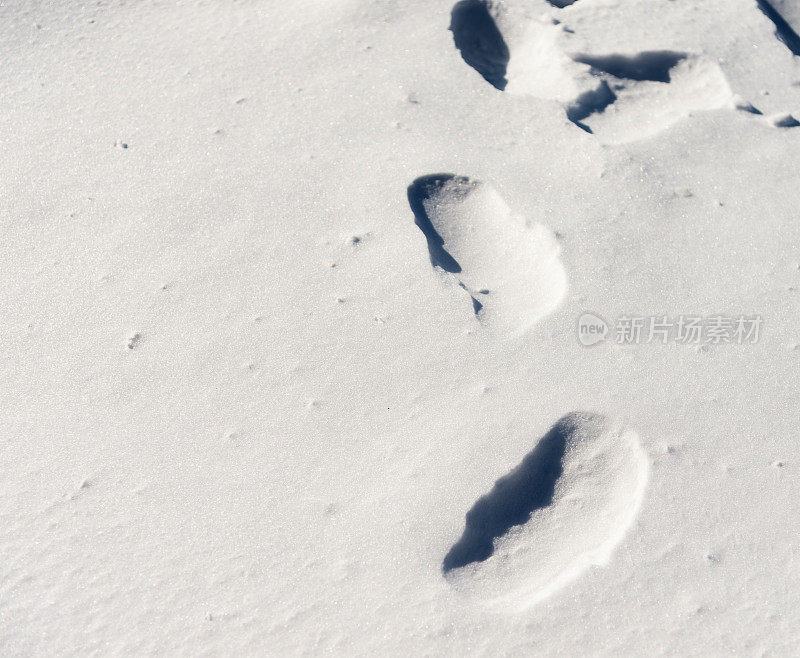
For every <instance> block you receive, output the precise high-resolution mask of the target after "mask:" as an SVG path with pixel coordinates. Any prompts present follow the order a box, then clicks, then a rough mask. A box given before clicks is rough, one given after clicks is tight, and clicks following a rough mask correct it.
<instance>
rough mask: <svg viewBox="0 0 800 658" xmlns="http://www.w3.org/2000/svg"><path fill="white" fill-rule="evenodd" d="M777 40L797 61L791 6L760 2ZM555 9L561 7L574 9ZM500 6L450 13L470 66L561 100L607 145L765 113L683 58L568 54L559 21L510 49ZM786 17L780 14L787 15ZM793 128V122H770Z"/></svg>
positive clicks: (540, 26)
mask: <svg viewBox="0 0 800 658" xmlns="http://www.w3.org/2000/svg"><path fill="white" fill-rule="evenodd" d="M758 3H759V6H760V7H761V9H762V11H763V12H764V13H765V14H766V15H767V16H768V17H769V18H770V20H772V21H773V23H774V24H775V26H776V34H777V36H778V37H779V38H780V39H781V40H782V41H783V42H784V43H785V44H786V45H787V47H789V48H790V49H791V50H792V51H793V52H794V53H795V54H798V53H800V37H798V35H797V34H796V32H795V31H794V30H793V28H792V27H791V25H790V24H789V22H787V20H786V19H785V18H784V17H789V18H790V19H792V18H793V20H794V22H795V23H800V13H798V11H797V10H796V9H795V5H792V4H791V2H790V0H775V4H776V6H779V9H780V11H779V10H778V9H775V8H774V7H773V6H772V5H770V4H769V3H767V2H766V1H765V0H758ZM550 4H552V5H554V6H556V7H559V8H563V7H566V6H568V5H571V4H573V3H572V2H555V1H554V0H551V2H550ZM501 8H502V5H501V4H500V3H493V2H489V1H488V0H461V1H460V2H458V3H456V5H455V6H454V7H453V10H452V13H451V23H450V30H451V31H452V33H453V39H454V42H455V46H456V48H457V49H458V50H459V51H460V53H461V56H462V57H463V59H464V61H465V62H466V63H467V64H469V65H470V66H471V67H472V68H474V69H475V70H476V71H477V72H478V73H480V74H481V75H482V76H483V77H484V79H485V80H486V81H487V82H489V83H490V84H492V85H493V86H494V87H496V88H497V89H500V90H501V91H505V92H507V93H510V94H517V95H529V96H535V97H537V98H545V99H549V100H554V101H558V102H559V103H561V104H562V106H563V107H564V111H565V113H566V116H567V118H568V119H569V120H570V121H571V122H572V123H574V124H575V125H576V126H578V127H579V128H581V129H582V130H584V131H586V132H588V133H591V134H593V135H595V136H596V137H597V138H598V139H599V140H600V141H601V142H603V143H607V144H620V143H626V142H631V141H635V140H638V139H643V138H645V137H649V136H651V135H654V134H657V133H659V132H661V131H662V130H664V129H666V128H668V127H669V126H671V125H672V124H674V123H676V122H677V121H679V120H681V119H682V118H684V117H686V116H689V115H691V114H692V113H695V112H701V111H706V110H715V109H723V108H726V109H739V110H744V111H748V112H751V113H753V114H761V113H760V112H759V111H758V110H756V109H755V108H754V107H753V106H752V105H750V104H749V103H746V102H744V101H742V100H741V99H739V98H738V97H737V96H736V95H735V94H734V93H733V92H732V91H731V88H730V86H729V85H728V81H727V79H726V78H725V75H724V74H723V72H722V70H721V69H720V67H719V65H718V64H717V63H716V62H715V61H713V60H711V59H710V58H708V57H705V56H702V55H696V54H692V53H685V52H672V51H645V52H638V53H632V54H626V53H601V54H597V53H575V52H570V47H569V36H570V33H571V31H570V30H569V28H568V27H567V26H566V25H565V24H563V23H562V22H560V21H557V20H555V21H553V22H550V23H544V22H537V21H533V22H531V23H530V25H529V26H528V27H527V29H526V31H525V32H524V34H523V35H522V37H521V38H516V39H515V40H514V45H513V48H510V47H509V46H508V45H507V43H506V39H505V38H504V36H503V30H502V29H501V28H500V27H499V24H498V23H502V21H500V20H499V19H500V18H501ZM781 12H782V13H781ZM770 123H771V124H772V125H773V126H776V127H793V126H794V125H797V122H796V121H794V120H793V117H791V116H786V115H781V116H776V117H775V118H773V119H770Z"/></svg>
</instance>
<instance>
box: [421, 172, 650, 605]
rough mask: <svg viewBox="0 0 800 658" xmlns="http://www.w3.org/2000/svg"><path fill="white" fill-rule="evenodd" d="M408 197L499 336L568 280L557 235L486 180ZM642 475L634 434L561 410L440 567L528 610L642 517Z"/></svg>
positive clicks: (429, 183) (559, 292) (465, 589)
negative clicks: (523, 214)
mask: <svg viewBox="0 0 800 658" xmlns="http://www.w3.org/2000/svg"><path fill="white" fill-rule="evenodd" d="M408 201H409V205H410V206H411V209H412V211H413V213H414V218H415V222H416V224H417V226H418V227H419V229H420V230H421V231H422V233H423V234H424V236H425V239H426V241H427V245H428V253H429V256H430V261H431V265H432V266H434V267H435V268H437V269H438V270H440V271H441V272H442V274H443V275H444V276H452V277H455V278H457V279H458V281H459V284H460V286H461V288H462V289H463V290H464V296H465V306H466V304H467V299H470V301H471V304H472V308H473V310H474V312H475V314H476V315H477V316H478V319H479V320H480V322H481V323H482V324H483V325H484V326H485V327H486V328H487V330H490V331H492V332H494V334H493V335H501V336H505V335H512V336H519V335H521V334H523V333H524V332H525V331H526V330H527V329H528V328H530V327H531V326H532V325H533V324H534V323H535V322H536V321H537V320H539V319H540V318H542V317H543V316H545V315H546V314H548V313H549V312H551V311H552V310H553V309H554V308H555V307H556V306H557V305H558V303H559V302H560V301H561V299H562V297H563V296H564V292H565V290H566V275H565V272H564V268H563V266H562V264H561V261H560V258H559V251H560V250H559V246H558V241H557V240H556V237H555V236H554V235H553V233H552V232H551V231H550V230H549V229H548V228H546V227H545V226H542V225H540V224H533V225H531V224H529V223H528V222H526V221H525V220H524V218H522V217H520V216H517V215H515V214H514V213H513V212H512V211H511V209H510V208H509V207H508V205H507V204H506V203H505V201H504V200H503V199H502V197H501V196H500V195H499V193H498V192H497V191H496V190H495V189H494V188H493V187H492V186H491V185H488V184H487V183H483V182H481V181H477V180H473V179H470V178H467V177H463V176H455V175H453V174H433V175H429V176H423V177H421V178H418V179H417V180H415V181H414V182H413V183H412V184H411V185H410V186H409V188H408ZM646 480H647V461H646V458H645V456H644V453H643V452H642V450H641V448H640V447H639V441H638V438H637V437H636V435H635V434H634V433H632V432H630V431H625V430H624V428H622V427H619V426H617V425H615V424H614V423H612V421H610V420H609V419H607V418H605V417H604V416H601V415H598V414H590V413H572V414H569V415H567V416H566V417H564V418H562V419H561V420H560V421H559V422H558V423H556V425H555V426H554V427H553V428H552V429H551V430H550V432H548V433H547V434H546V435H545V436H544V437H543V438H542V439H541V440H540V441H538V442H537V443H536V444H535V447H534V448H533V450H532V451H531V452H530V453H529V454H528V455H527V456H526V457H525V458H524V459H523V460H522V462H521V463H520V464H519V465H518V466H517V467H516V468H514V469H513V470H512V471H511V472H510V473H509V474H508V475H506V476H504V477H502V478H500V479H499V480H498V481H497V482H496V483H495V485H494V488H493V489H492V490H491V491H490V492H489V493H487V494H486V495H485V496H483V497H481V498H480V499H479V500H478V501H477V502H476V503H475V505H473V507H472V509H471V510H470V511H469V512H468V513H467V517H466V528H465V529H464V533H463V535H462V537H461V539H459V540H458V541H457V542H456V543H455V544H454V545H453V547H452V548H451V549H450V551H449V552H448V553H447V555H446V556H445V558H444V561H443V563H442V571H443V573H444V575H445V577H446V578H447V579H448V581H449V582H451V583H452V585H453V586H454V587H455V588H456V589H457V590H459V591H461V592H462V593H464V594H465V595H468V596H471V597H474V598H476V599H478V600H481V601H484V602H485V603H487V604H497V605H501V606H503V607H504V609H506V610H509V609H510V610H516V609H523V608H525V607H527V606H530V605H532V604H534V603H536V602H537V601H540V600H541V599H542V598H544V597H546V596H547V595H548V594H550V593H551V592H553V591H555V590H556V589H558V588H559V587H560V586H561V585H563V584H565V583H566V582H568V581H569V580H571V579H572V578H575V577H576V576H577V575H579V574H580V573H581V572H582V571H584V570H585V569H586V568H587V567H589V566H590V565H592V564H602V563H603V562H604V561H605V560H606V559H607V558H608V556H609V555H610V553H611V551H612V549H613V548H614V546H616V544H617V543H618V542H619V541H620V539H621V538H622V537H623V535H624V534H625V532H626V530H627V529H628V527H629V526H630V524H631V523H632V521H633V519H634V518H635V515H636V511H637V510H638V507H639V504H640V502H641V499H642V496H643V493H644V488H645V483H646Z"/></svg>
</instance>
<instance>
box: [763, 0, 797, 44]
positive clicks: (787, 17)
mask: <svg viewBox="0 0 800 658" xmlns="http://www.w3.org/2000/svg"><path fill="white" fill-rule="evenodd" d="M757 2H758V8H759V9H760V10H761V11H762V13H763V14H764V15H765V16H766V17H767V18H769V20H771V21H772V24H773V25H774V26H775V36H776V37H777V38H778V40H779V41H781V42H782V43H783V44H784V45H785V46H786V47H787V48H788V49H789V50H791V51H792V54H793V55H795V56H800V36H798V34H797V31H796V30H797V29H798V28H799V27H800V4H798V3H796V2H794V1H793V0H773V2H771V3H770V2H767V0H757Z"/></svg>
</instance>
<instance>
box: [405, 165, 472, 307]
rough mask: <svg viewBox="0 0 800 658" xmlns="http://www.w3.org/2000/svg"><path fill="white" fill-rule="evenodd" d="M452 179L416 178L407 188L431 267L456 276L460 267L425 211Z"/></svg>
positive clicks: (433, 175) (409, 203) (448, 176)
mask: <svg viewBox="0 0 800 658" xmlns="http://www.w3.org/2000/svg"><path fill="white" fill-rule="evenodd" d="M454 178H455V176H454V175H453V174H431V175H430V176H421V177H420V178H417V179H416V180H415V181H414V182H413V183H411V185H409V186H408V205H409V206H411V211H412V212H413V213H414V223H415V224H416V225H417V226H418V227H419V229H420V230H421V231H422V232H423V234H424V235H425V239H426V240H427V241H428V253H429V254H430V258H431V265H433V266H434V267H441V268H442V269H443V270H444V271H445V272H450V273H451V274H458V273H459V272H461V266H460V265H459V264H458V262H457V261H456V259H455V258H453V257H452V256H451V255H450V254H449V253H448V252H447V250H446V249H445V248H444V246H443V245H444V239H443V238H442V236H441V235H439V233H438V232H437V231H436V229H435V228H434V227H433V224H432V223H431V219H430V217H428V211H427V210H425V201H427V200H428V199H431V198H433V197H435V196H436V195H438V194H439V192H440V191H441V189H442V187H443V186H444V185H445V184H446V183H448V182H450V181H451V180H453V179H454ZM476 313H477V310H476Z"/></svg>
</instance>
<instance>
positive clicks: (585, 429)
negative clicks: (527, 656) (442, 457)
mask: <svg viewBox="0 0 800 658" xmlns="http://www.w3.org/2000/svg"><path fill="white" fill-rule="evenodd" d="M577 1H578V0H548V2H549V3H550V4H551V5H553V6H554V7H557V8H564V7H567V6H569V5H572V4H574V3H575V2H577ZM757 2H758V6H759V7H760V8H761V10H762V11H763V12H764V13H765V15H766V16H767V17H768V18H769V19H770V20H772V22H773V23H774V24H775V29H776V35H777V36H778V38H780V39H781V40H782V41H783V42H784V43H785V44H786V45H787V47H788V48H790V49H791V50H792V51H793V52H794V54H795V55H798V54H800V37H798V35H797V33H796V32H795V31H794V27H797V26H798V25H799V24H800V13H798V10H797V9H796V5H795V4H792V0H774V1H773V3H772V4H770V3H768V2H766V0H757ZM498 6H499V4H498V3H496V2H490V1H489V0H461V1H460V2H458V3H456V5H455V6H454V7H453V10H452V14H451V25H450V30H451V31H452V33H453V38H454V42H455V46H456V48H457V49H458V50H459V51H460V53H461V55H462V57H463V59H464V61H465V62H466V63H467V64H469V65H470V66H471V67H472V68H473V69H475V70H476V71H477V72H478V73H480V74H481V75H482V76H483V78H484V79H485V80H486V81H487V82H489V83H490V84H491V85H492V86H494V87H495V88H497V89H499V90H501V91H506V92H508V93H513V94H528V95H533V96H537V97H540V98H548V99H552V100H556V101H559V102H560V103H562V105H563V107H564V111H565V113H566V116H567V118H568V119H569V120H570V121H571V122H572V123H573V124H575V125H576V126H577V127H579V128H581V129H582V130H584V131H586V132H587V133H591V134H593V135H595V136H596V137H597V138H598V139H600V140H601V141H602V142H604V143H622V142H629V141H632V140H636V139H641V138H643V137H647V136H649V135H653V134H655V133H658V132H660V131H661V130H663V129H665V128H666V127H668V126H669V125H671V124H673V123H675V122H676V121H678V120H680V119H681V118H683V117H685V116H687V115H689V114H691V113H692V112H695V111H702V110H710V109H717V108H731V109H738V110H741V111H746V112H749V113H751V114H756V115H758V114H761V113H760V112H759V111H758V110H757V109H756V108H755V107H753V106H752V105H751V104H749V103H747V102H746V101H743V100H741V99H739V98H737V97H736V96H735V95H734V94H733V93H732V91H731V89H730V87H729V85H728V82H727V80H726V79H725V76H724V75H723V73H722V71H721V70H720V68H719V66H718V65H717V64H716V63H715V62H713V61H711V60H710V59H708V58H705V57H703V56H699V55H694V54H690V53H685V52H675V51H664V50H659V51H649V52H639V53H634V54H620V53H610V54H591V53H569V54H568V50H567V48H566V45H565V42H566V39H565V35H566V34H567V33H568V32H567V30H566V29H565V27H564V26H563V25H562V24H560V23H559V22H557V21H554V22H553V23H550V24H545V23H533V24H531V26H530V27H529V28H528V29H527V31H526V32H525V34H524V36H523V38H522V39H521V40H517V42H516V44H515V47H514V48H513V49H510V48H509V46H508V45H507V44H506V40H505V39H504V36H503V32H502V30H501V29H500V28H499V27H498V24H497V21H496V18H497V9H498ZM793 26H794V27H793ZM771 123H772V125H774V126H778V127H792V126H795V125H800V124H798V122H797V121H796V120H795V119H794V117H792V116H790V115H783V116H780V117H774V118H772V119H771ZM408 201H409V205H410V207H411V210H412V212H413V214H414V219H415V222H416V224H417V226H418V227H419V229H420V230H421V231H422V233H423V234H424V236H425V240H426V242H427V246H428V253H429V256H430V261H431V265H432V266H433V267H435V268H436V269H437V270H438V271H440V272H441V273H442V275H443V276H451V277H454V278H455V279H456V280H457V281H458V284H459V287H460V289H461V290H463V294H464V298H465V306H466V305H467V304H469V305H471V308H472V310H473V312H474V313H475V315H476V317H477V319H478V321H479V322H480V323H481V325H482V326H483V327H484V328H485V329H486V330H487V331H489V332H491V335H493V336H501V337H508V336H512V337H513V336H520V335H522V334H524V333H525V332H526V331H527V330H528V329H529V328H530V327H531V326H532V325H533V324H535V323H536V322H537V321H538V320H540V319H541V318H543V317H544V316H546V315H547V314H549V313H550V312H551V311H552V310H553V309H554V308H555V307H556V306H557V305H558V304H559V302H560V301H561V299H562V298H563V297H564V294H565V292H566V288H567V278H566V274H565V272H564V268H563V265H562V264H561V260H560V257H559V252H560V249H559V244H558V240H557V239H556V236H555V235H554V234H553V233H552V231H551V230H550V229H548V228H547V227H545V226H543V225H540V224H531V223H530V222H528V221H526V220H525V218H524V217H522V216H519V215H517V214H515V213H514V212H513V211H512V210H511V209H510V208H509V207H508V205H507V204H506V203H505V201H504V200H503V199H502V197H501V196H500V194H499V193H498V192H497V190H495V189H494V188H493V187H492V186H491V185H489V184H488V183H485V182H482V181H478V180H474V179H471V178H468V177H464V176H456V175H454V174H431V175H428V176H423V177H420V178H418V179H416V180H415V181H413V182H412V183H411V185H410V186H409V187H408ZM647 477H648V460H647V458H646V455H645V453H644V451H643V450H642V448H641V445H640V443H639V439H638V437H637V436H636V434H635V433H634V432H632V431H630V430H628V429H626V428H625V427H623V426H621V425H619V424H618V423H616V422H614V421H612V420H611V419H609V418H607V417H605V416H603V415H600V414H594V413H586V412H573V413H570V414H568V415H567V416H565V417H564V418H562V419H561V420H559V421H558V422H557V423H556V424H555V425H554V426H553V427H552V428H551V429H550V431H549V432H547V434H545V436H544V437H542V438H541V439H540V440H539V441H537V442H535V444H534V445H533V447H532V450H531V451H530V452H529V453H528V454H527V455H526V456H525V457H524V458H523V459H522V461H521V462H520V463H519V464H518V465H517V466H516V467H514V468H513V469H512V470H511V471H510V472H509V473H508V474H506V475H504V476H503V477H501V478H500V479H498V480H497V481H496V482H495V483H494V486H493V487H492V488H491V490H489V491H488V492H487V493H486V494H485V495H483V496H481V497H480V498H479V499H478V500H477V501H476V502H475V504H474V505H473V506H472V508H471V509H470V510H469V511H468V512H467V515H466V523H465V527H464V531H463V533H462V535H461V537H460V538H459V539H458V540H457V541H455V543H454V544H453V545H452V547H451V548H450V550H449V551H448V552H447V554H446V555H445V556H444V559H443V562H442V572H443V574H444V576H445V578H446V579H447V580H448V582H450V583H451V584H452V586H453V587H454V588H455V589H457V590H458V591H460V592H462V593H463V594H465V595H467V596H471V597H474V598H476V599H478V600H481V601H483V602H485V603H487V604H490V605H497V606H501V607H502V608H503V609H504V610H520V609H524V608H526V607H528V606H530V605H533V604H535V603H536V602H538V601H540V600H542V599H543V598H545V597H547V596H548V595H550V594H551V593H552V592H554V591H556V590H557V589H558V588H560V587H561V586H562V585H564V584H566V583H567V582H569V581H570V580H572V579H573V578H575V577H577V576H578V575H580V574H581V573H582V572H583V571H584V570H585V569H586V568H587V567H589V566H591V565H593V564H600V565H602V564H604V563H605V562H606V561H607V560H608V558H609V556H610V555H611V553H612V551H613V549H614V547H615V546H616V545H617V544H618V543H619V542H620V540H621V539H622V538H623V536H624V535H625V533H626V531H627V530H628V528H629V527H630V526H631V524H632V523H633V521H634V519H635V517H636V514H637V511H638V509H639V506H640V504H641V501H642V498H643V496H644V491H645V488H646V484H647Z"/></svg>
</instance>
